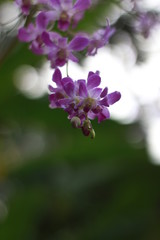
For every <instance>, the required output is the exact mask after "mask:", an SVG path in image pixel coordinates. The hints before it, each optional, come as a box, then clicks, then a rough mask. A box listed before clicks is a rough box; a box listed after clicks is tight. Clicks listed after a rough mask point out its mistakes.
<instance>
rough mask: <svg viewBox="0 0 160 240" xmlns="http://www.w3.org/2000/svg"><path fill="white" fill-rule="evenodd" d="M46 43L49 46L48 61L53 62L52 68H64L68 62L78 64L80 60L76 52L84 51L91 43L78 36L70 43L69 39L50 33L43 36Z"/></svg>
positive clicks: (85, 38)
mask: <svg viewBox="0 0 160 240" xmlns="http://www.w3.org/2000/svg"><path fill="white" fill-rule="evenodd" d="M43 39H44V43H45V44H46V46H48V48H49V49H50V50H49V54H48V59H49V60H50V61H51V67H52V68H56V67H57V66H59V67H62V66H64V65H65V64H66V63H67V62H68V60H71V61H73V62H78V58H77V57H76V56H75V55H74V52H75V51H82V50H83V49H85V48H86V47H87V45H88V43H89V40H88V38H87V37H83V36H78V35H76V36H75V37H74V38H73V39H72V40H71V41H70V42H69V43H68V38H65V37H61V36H60V35H58V34H57V35H56V37H55V34H53V33H52V32H50V33H45V34H43Z"/></svg>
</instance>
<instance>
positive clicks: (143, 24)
mask: <svg viewBox="0 0 160 240" xmlns="http://www.w3.org/2000/svg"><path fill="white" fill-rule="evenodd" d="M159 23H160V18H159V16H157V15H156V14H154V13H151V12H140V13H139V14H138V17H137V19H136V21H135V22H134V29H135V31H136V32H137V33H140V34H142V35H143V36H144V37H145V38H148V37H149V35H150V32H151V30H152V29H153V28H154V27H155V26H156V25H157V24H159Z"/></svg>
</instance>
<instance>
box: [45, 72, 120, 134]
mask: <svg viewBox="0 0 160 240" xmlns="http://www.w3.org/2000/svg"><path fill="white" fill-rule="evenodd" d="M53 82H54V83H56V87H55V88H54V87H52V86H49V90H50V92H51V94H50V97H49V100H50V108H62V109H64V110H65V111H66V112H67V113H68V118H69V119H70V120H71V123H72V125H73V126H74V127H76V128H81V129H82V132H83V134H84V135H85V136H88V135H90V134H93V135H94V131H93V129H92V125H91V122H90V120H93V119H95V118H97V119H98V123H100V122H102V121H104V120H106V119H108V118H109V117H110V113H109V110H108V108H109V106H110V105H112V104H114V103H115V102H117V101H118V100H119V99H120V98H121V94H120V93H119V92H117V91H115V92H112V93H110V94H108V89H107V88H104V89H102V88H99V85H100V82H101V78H100V76H99V72H98V71H97V72H96V73H93V72H89V74H88V78H87V82H86V81H85V80H83V79H80V80H77V81H73V80H72V79H71V78H70V77H65V78H62V74H61V72H60V70H59V69H58V68H57V69H56V70H55V72H54V74H53Z"/></svg>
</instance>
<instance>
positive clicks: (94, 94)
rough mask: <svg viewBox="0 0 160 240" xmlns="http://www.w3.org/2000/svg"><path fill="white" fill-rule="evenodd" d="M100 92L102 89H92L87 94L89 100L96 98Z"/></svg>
mask: <svg viewBox="0 0 160 240" xmlns="http://www.w3.org/2000/svg"><path fill="white" fill-rule="evenodd" d="M101 92H102V88H94V89H92V90H91V91H90V92H89V95H90V97H91V98H98V97H99V96H100V94H101Z"/></svg>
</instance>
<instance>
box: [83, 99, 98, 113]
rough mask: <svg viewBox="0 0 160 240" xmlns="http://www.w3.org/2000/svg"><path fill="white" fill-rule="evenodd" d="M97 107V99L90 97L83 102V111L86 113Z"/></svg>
mask: <svg viewBox="0 0 160 240" xmlns="http://www.w3.org/2000/svg"><path fill="white" fill-rule="evenodd" d="M95 105H96V102H95V99H93V98H90V97H88V98H86V99H85V100H84V102H83V110H84V111H85V112H88V111H89V110H91V109H92V108H94V107H95Z"/></svg>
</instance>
